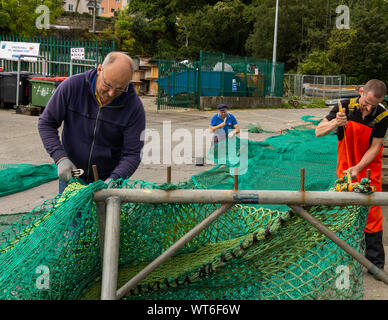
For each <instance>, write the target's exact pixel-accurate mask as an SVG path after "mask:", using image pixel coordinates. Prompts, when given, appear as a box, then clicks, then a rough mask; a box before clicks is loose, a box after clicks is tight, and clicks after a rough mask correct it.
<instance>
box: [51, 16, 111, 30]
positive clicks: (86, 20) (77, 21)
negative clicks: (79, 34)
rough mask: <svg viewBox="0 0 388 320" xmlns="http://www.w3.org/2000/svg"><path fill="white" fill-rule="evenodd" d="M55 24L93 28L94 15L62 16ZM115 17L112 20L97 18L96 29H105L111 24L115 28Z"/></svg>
mask: <svg viewBox="0 0 388 320" xmlns="http://www.w3.org/2000/svg"><path fill="white" fill-rule="evenodd" d="M55 24H58V25H61V26H69V27H70V28H77V29H88V30H91V29H92V28H93V18H92V17H79V16H61V17H59V18H58V19H57V22H56V23H55ZM114 24H115V19H112V20H111V21H106V20H102V19H98V18H96V31H97V32H98V31H103V30H104V29H106V28H107V27H108V26H109V25H110V26H111V28H112V30H113V29H114Z"/></svg>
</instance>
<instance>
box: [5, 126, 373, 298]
mask: <svg viewBox="0 0 388 320" xmlns="http://www.w3.org/2000/svg"><path fill="white" fill-rule="evenodd" d="M236 144H237V145H238V144H239V145H241V144H243V143H242V142H241V141H239V140H236ZM216 146H217V145H216ZM216 146H215V147H216ZM226 148H228V146H226ZM238 150H239V151H238V152H237V153H236V154H235V155H234V156H235V158H236V157H237V158H238V157H239V156H240V155H241V150H240V149H238ZM335 150H336V140H335V136H334V135H329V136H328V137H325V138H320V139H317V138H315V137H314V136H313V132H312V131H311V130H310V129H301V128H299V129H294V130H289V131H287V132H285V133H283V134H282V135H278V136H275V137H271V138H269V139H267V140H266V141H265V142H251V141H248V152H247V153H248V162H247V163H248V166H247V170H246V173H245V174H242V175H240V176H239V189H241V190H249V189H257V190H260V189H261V190H299V188H300V169H301V168H302V167H303V168H305V170H306V186H305V187H306V190H329V189H330V188H332V187H333V184H334V182H335V180H336V178H335V164H336V160H335V159H336V155H335ZM211 151H212V152H213V158H212V159H213V160H216V161H215V162H218V165H217V166H215V167H214V168H213V169H212V170H209V171H206V172H204V173H202V174H200V175H196V176H193V177H192V179H190V180H189V181H183V182H181V183H178V184H176V185H173V184H166V183H165V184H158V183H151V182H146V181H134V180H117V181H116V182H115V185H114V187H115V188H120V189H164V190H167V189H168V190H172V189H187V190H190V189H208V190H209V192H211V189H233V181H234V177H233V174H232V173H233V170H232V169H233V168H234V167H238V166H239V165H240V163H239V162H235V159H234V160H233V161H232V162H233V163H234V164H232V163H230V159H228V158H225V159H224V160H225V161H222V160H223V159H222V158H220V157H218V154H217V152H216V151H215V150H211ZM239 152H240V153H239ZM214 155H216V156H214ZM240 160H241V159H240ZM228 161H229V165H228ZM222 162H225V163H222ZM231 168H232V169H231ZM105 187H106V185H105V184H104V183H103V182H102V181H97V182H94V183H92V184H89V185H87V186H86V185H83V184H82V183H80V182H78V181H77V180H76V179H75V180H73V181H72V183H71V184H69V186H68V187H67V188H66V189H65V191H64V193H63V194H62V195H61V196H57V197H55V198H54V199H51V200H47V201H45V202H44V203H43V204H42V205H40V206H38V207H36V208H34V209H33V210H32V211H31V212H28V213H26V214H23V215H22V216H21V218H20V219H18V220H17V221H15V222H13V223H12V224H11V225H9V227H8V228H7V229H5V230H3V231H2V232H1V233H0V266H1V267H0V268H1V273H0V299H99V298H100V294H101V291H100V290H101V255H100V253H101V251H100V241H99V236H100V235H99V232H98V218H97V208H96V203H95V201H94V198H93V196H94V192H96V191H98V190H101V189H103V188H105ZM331 190H333V189H331ZM333 192H335V191H333ZM219 206H220V205H219V204H165V203H161V204H150V203H123V204H122V206H121V221H120V248H119V280H118V287H120V286H122V285H124V284H125V283H126V282H127V281H129V280H130V279H131V277H133V276H134V275H136V274H137V273H138V272H139V271H140V270H142V269H143V268H144V267H145V266H146V265H147V264H149V263H150V262H152V261H153V259H155V258H156V257H158V256H159V255H160V254H161V253H163V252H164V251H165V250H166V249H167V248H169V247H170V246H171V245H172V244H174V243H175V242H176V241H177V240H178V239H180V238H181V237H182V236H183V235H184V234H186V233H187V232H188V231H189V230H191V229H192V228H193V227H194V226H196V225H197V224H198V223H200V222H201V221H202V220H203V219H205V218H206V217H207V216H208V215H209V214H211V213H212V212H213V211H214V210H215V209H217V208H218V207H219ZM305 209H306V210H307V211H308V212H309V213H310V214H312V215H313V216H314V217H316V218H317V219H319V220H320V221H322V222H323V223H324V224H325V225H327V226H328V227H329V228H330V229H331V230H332V231H333V232H335V233H336V234H337V235H338V236H339V237H340V238H341V239H343V240H344V241H346V242H347V243H348V244H349V245H351V246H352V247H354V248H355V249H356V250H357V251H359V252H361V253H363V252H364V249H365V248H364V241H363V234H364V233H363V230H364V226H365V222H366V216H367V214H368V211H369V208H368V207H361V206H344V207H337V206H335V207H328V206H309V207H305ZM362 297H363V272H362V266H361V265H360V264H359V263H358V262H357V261H355V260H354V259H353V258H351V257H350V256H349V255H348V254H347V253H345V252H344V251H343V250H342V249H341V248H339V247H338V246H337V245H335V244H334V243H333V242H332V241H331V240H329V239H327V238H326V237H325V236H324V235H322V234H321V233H319V232H318V231H317V230H316V229H315V228H314V227H312V226H311V225H310V224H309V223H307V222H306V221H305V220H303V219H302V218H300V217H299V216H298V215H296V214H294V213H293V212H292V211H290V210H289V208H288V207H286V206H272V207H271V206H261V205H240V204H236V205H234V206H233V207H232V208H231V209H229V210H228V211H227V212H226V213H225V214H223V215H222V216H221V217H220V218H219V219H218V220H217V221H215V222H214V223H212V224H211V225H210V226H209V227H208V228H207V229H205V230H204V231H203V232H201V233H200V234H199V235H197V236H196V237H194V238H193V239H192V240H191V241H190V242H188V243H187V244H186V245H185V246H184V247H183V248H181V249H180V250H179V251H178V252H177V253H176V254H175V255H174V256H173V257H172V258H170V259H169V260H168V261H166V262H165V263H163V264H162V265H161V266H159V267H158V268H157V269H156V270H154V271H153V272H152V273H151V274H150V275H149V276H147V277H146V278H145V279H143V280H142V281H141V282H140V283H138V284H137V285H136V286H135V287H134V288H133V289H132V290H131V292H129V293H128V294H127V295H125V297H124V298H123V299H131V300H133V299H135V300H136V299H155V300H156V299H163V300H164V299H247V300H254V299H267V300H274V299H280V300H285V299H295V300H296V299H360V298H362Z"/></svg>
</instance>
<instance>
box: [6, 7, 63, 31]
mask: <svg viewBox="0 0 388 320" xmlns="http://www.w3.org/2000/svg"><path fill="white" fill-rule="evenodd" d="M40 5H46V6H47V7H48V8H49V14H50V23H53V22H54V21H55V19H56V18H57V17H58V16H59V15H60V14H61V13H62V12H63V8H62V1H61V0H7V1H5V0H2V1H1V2H0V21H1V22H0V30H1V31H2V32H9V33H12V34H18V35H23V36H32V35H36V34H38V33H43V34H44V33H46V30H45V29H38V28H37V26H36V20H37V18H38V17H39V16H40V15H41V13H39V12H38V13H36V12H35V10H36V8H38V6H40Z"/></svg>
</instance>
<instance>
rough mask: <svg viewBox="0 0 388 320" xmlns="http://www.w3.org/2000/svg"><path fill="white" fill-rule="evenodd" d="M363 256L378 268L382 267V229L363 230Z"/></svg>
mask: <svg viewBox="0 0 388 320" xmlns="http://www.w3.org/2000/svg"><path fill="white" fill-rule="evenodd" d="M365 245H366V247H365V257H366V258H367V259H368V260H369V261H370V262H372V263H373V264H374V265H375V266H376V267H378V268H379V269H384V265H385V252H384V245H383V231H379V232H374V233H369V232H365Z"/></svg>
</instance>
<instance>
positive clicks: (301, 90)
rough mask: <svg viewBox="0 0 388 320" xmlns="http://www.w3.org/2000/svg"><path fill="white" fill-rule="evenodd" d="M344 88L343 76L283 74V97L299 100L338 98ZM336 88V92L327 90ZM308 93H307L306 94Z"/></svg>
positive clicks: (344, 80) (344, 77) (344, 78)
mask: <svg viewBox="0 0 388 320" xmlns="http://www.w3.org/2000/svg"><path fill="white" fill-rule="evenodd" d="M343 86H346V76H345V75H309V74H293V73H285V74H284V96H286V97H297V98H299V99H302V98H303V99H307V100H309V99H325V98H340V97H341V91H340V90H341V89H342V87H343ZM332 87H337V88H338V90H337V91H335V90H334V89H333V90H329V89H330V88H332ZM307 91H308V92H307Z"/></svg>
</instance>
